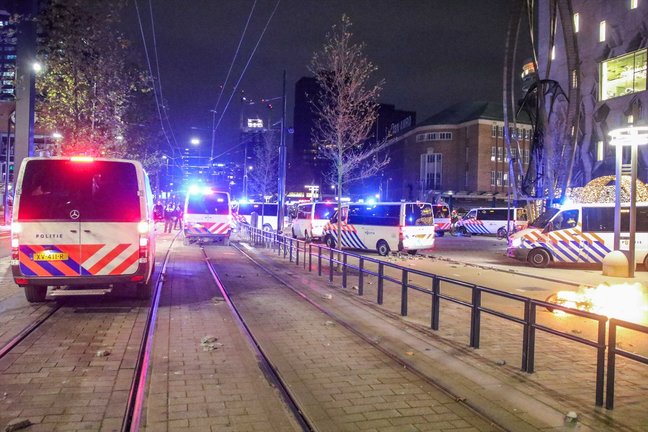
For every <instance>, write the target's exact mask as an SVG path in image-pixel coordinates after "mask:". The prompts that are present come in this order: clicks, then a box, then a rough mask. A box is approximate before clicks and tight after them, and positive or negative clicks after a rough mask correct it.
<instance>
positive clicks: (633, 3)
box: [630, 0, 639, 9]
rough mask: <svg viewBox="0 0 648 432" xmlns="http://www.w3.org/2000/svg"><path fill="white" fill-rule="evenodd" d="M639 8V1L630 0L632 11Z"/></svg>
mask: <svg viewBox="0 0 648 432" xmlns="http://www.w3.org/2000/svg"><path fill="white" fill-rule="evenodd" d="M637 7H639V0H630V9H637Z"/></svg>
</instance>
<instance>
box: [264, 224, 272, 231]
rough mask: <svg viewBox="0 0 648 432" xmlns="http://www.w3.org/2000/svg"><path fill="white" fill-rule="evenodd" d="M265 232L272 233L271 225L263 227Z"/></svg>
mask: <svg viewBox="0 0 648 432" xmlns="http://www.w3.org/2000/svg"><path fill="white" fill-rule="evenodd" d="M263 231H265V232H270V231H272V227H271V226H270V225H269V224H265V225H263Z"/></svg>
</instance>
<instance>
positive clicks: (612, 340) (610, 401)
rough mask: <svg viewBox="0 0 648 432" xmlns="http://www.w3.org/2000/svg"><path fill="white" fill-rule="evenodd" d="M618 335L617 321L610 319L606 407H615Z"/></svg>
mask: <svg viewBox="0 0 648 432" xmlns="http://www.w3.org/2000/svg"><path fill="white" fill-rule="evenodd" d="M616 337H617V321H616V319H614V318H611V319H610V324H609V330H608V361H607V388H606V391H605V408H607V409H609V410H611V409H614V376H615V374H616V349H617V346H616Z"/></svg>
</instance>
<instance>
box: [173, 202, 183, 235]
mask: <svg viewBox="0 0 648 432" xmlns="http://www.w3.org/2000/svg"><path fill="white" fill-rule="evenodd" d="M182 214H183V211H182V206H181V205H180V204H178V205H177V206H176V208H175V221H174V223H173V229H176V230H178V229H180V228H182Z"/></svg>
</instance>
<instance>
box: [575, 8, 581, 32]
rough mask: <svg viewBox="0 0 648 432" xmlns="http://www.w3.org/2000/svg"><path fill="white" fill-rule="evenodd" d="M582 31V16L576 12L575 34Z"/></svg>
mask: <svg viewBox="0 0 648 432" xmlns="http://www.w3.org/2000/svg"><path fill="white" fill-rule="evenodd" d="M579 30H580V14H579V13H578V12H576V13H575V14H574V33H578V31H579Z"/></svg>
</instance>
